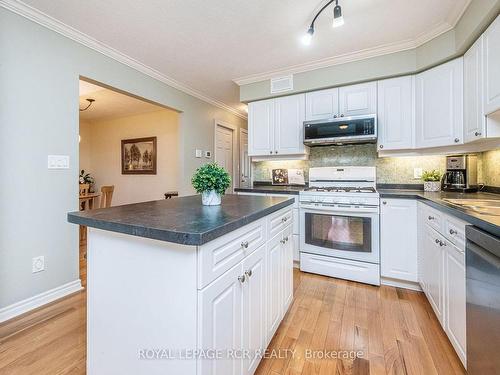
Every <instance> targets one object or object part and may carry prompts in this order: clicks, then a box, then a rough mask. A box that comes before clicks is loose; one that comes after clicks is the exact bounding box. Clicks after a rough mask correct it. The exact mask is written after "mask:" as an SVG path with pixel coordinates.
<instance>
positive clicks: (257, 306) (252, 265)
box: [243, 245, 267, 375]
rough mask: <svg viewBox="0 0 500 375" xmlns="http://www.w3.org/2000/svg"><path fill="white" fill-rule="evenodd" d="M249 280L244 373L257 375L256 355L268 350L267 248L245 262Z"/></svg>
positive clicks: (246, 284) (245, 301) (245, 290)
mask: <svg viewBox="0 0 500 375" xmlns="http://www.w3.org/2000/svg"><path fill="white" fill-rule="evenodd" d="M243 272H244V274H245V277H246V280H245V282H244V287H243V350H248V353H250V356H248V357H245V358H243V374H244V375H245V374H248V375H251V374H253V373H254V372H255V369H256V368H257V366H258V364H259V361H260V358H259V357H258V356H255V353H256V352H257V351H259V350H262V349H264V348H265V347H266V338H267V332H266V329H267V326H266V303H267V295H266V289H267V283H266V279H267V274H266V245H262V246H261V247H260V248H259V249H258V250H256V251H254V252H253V254H252V255H250V256H248V257H247V258H246V259H245V260H244V261H243Z"/></svg>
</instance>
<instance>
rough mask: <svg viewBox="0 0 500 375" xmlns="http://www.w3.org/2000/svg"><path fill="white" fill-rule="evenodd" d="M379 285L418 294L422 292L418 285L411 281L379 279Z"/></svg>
mask: <svg viewBox="0 0 500 375" xmlns="http://www.w3.org/2000/svg"><path fill="white" fill-rule="evenodd" d="M380 283H381V284H382V285H388V286H393V287H396V288H403V289H411V290H416V291H418V292H421V291H422V288H421V287H420V284H419V283H417V282H413V281H405V280H397V279H391V278H390V277H381V278H380Z"/></svg>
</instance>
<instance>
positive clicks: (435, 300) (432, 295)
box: [422, 224, 445, 324]
mask: <svg viewBox="0 0 500 375" xmlns="http://www.w3.org/2000/svg"><path fill="white" fill-rule="evenodd" d="M424 225H425V230H424V238H423V249H422V250H423V254H422V256H423V261H422V264H423V267H424V269H423V270H422V277H423V278H424V282H425V285H426V290H425V294H426V296H427V298H428V300H429V302H430V304H431V306H432V308H433V309H434V313H435V314H436V316H437V318H438V320H439V321H440V322H441V324H443V319H444V313H443V311H444V310H443V306H444V287H443V278H444V277H443V271H444V250H443V246H441V245H440V242H439V241H441V242H443V241H445V240H444V238H443V237H442V236H441V235H440V234H438V233H437V232H436V231H435V230H434V229H432V228H431V227H429V226H428V225H426V224H424Z"/></svg>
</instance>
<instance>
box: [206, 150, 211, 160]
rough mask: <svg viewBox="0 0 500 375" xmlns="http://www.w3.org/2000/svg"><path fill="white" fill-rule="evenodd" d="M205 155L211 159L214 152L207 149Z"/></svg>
mask: <svg viewBox="0 0 500 375" xmlns="http://www.w3.org/2000/svg"><path fill="white" fill-rule="evenodd" d="M205 157H206V158H207V159H210V158H211V157H212V152H211V151H205Z"/></svg>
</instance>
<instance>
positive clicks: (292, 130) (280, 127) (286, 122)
mask: <svg viewBox="0 0 500 375" xmlns="http://www.w3.org/2000/svg"><path fill="white" fill-rule="evenodd" d="M275 113H276V121H275V126H274V146H275V150H274V152H275V154H279V155H296V154H304V153H306V147H305V146H304V120H305V95H304V94H301V95H292V96H285V97H282V98H277V99H276V109H275Z"/></svg>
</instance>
